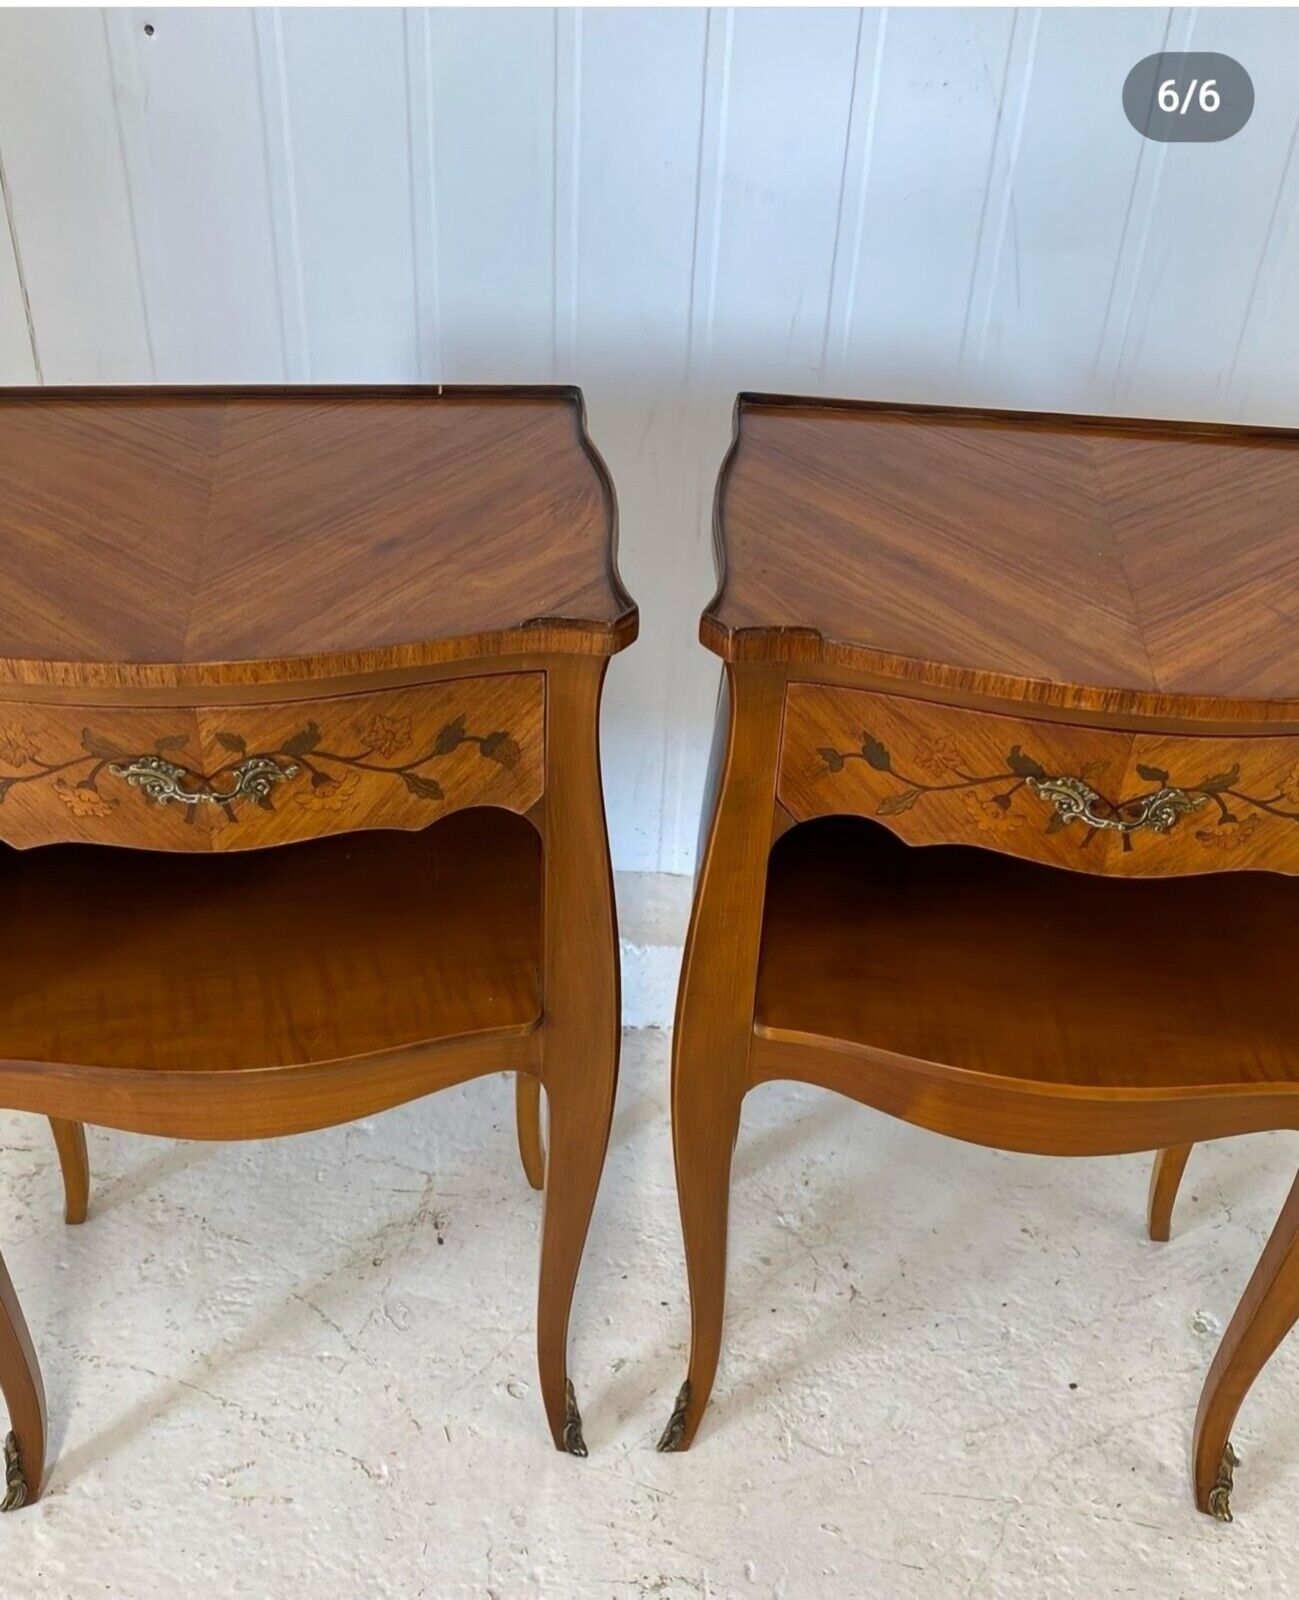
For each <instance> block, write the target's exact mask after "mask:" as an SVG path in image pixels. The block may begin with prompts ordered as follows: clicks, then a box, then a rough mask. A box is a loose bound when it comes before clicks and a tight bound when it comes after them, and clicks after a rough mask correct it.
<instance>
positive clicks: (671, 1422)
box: [656, 1378, 690, 1455]
mask: <svg viewBox="0 0 1299 1600" xmlns="http://www.w3.org/2000/svg"><path fill="white" fill-rule="evenodd" d="M689 1409H690V1379H689V1378H687V1379H686V1381H685V1382H684V1383H683V1384H682V1385H681V1387H680V1388H679V1389H678V1390H677V1401H676V1404H675V1405H674V1406H673V1407H672V1415H671V1416H670V1417H669V1418H668V1425H667V1427H666V1428H664V1430H663V1432H662V1434H661V1435H660V1436H659V1442H658V1445H657V1446H656V1448H657V1449H659V1450H661V1451H662V1452H663V1453H664V1454H665V1455H667V1454H670V1453H671V1452H672V1451H674V1450H680V1449H681V1448H682V1444H683V1441H684V1440H685V1436H686V1412H687V1411H688V1410H689Z"/></svg>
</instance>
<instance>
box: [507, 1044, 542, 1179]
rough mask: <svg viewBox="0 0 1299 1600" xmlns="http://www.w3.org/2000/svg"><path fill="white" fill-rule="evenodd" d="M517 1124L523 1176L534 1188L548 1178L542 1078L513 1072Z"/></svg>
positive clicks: (528, 1073)
mask: <svg viewBox="0 0 1299 1600" xmlns="http://www.w3.org/2000/svg"><path fill="white" fill-rule="evenodd" d="M514 1123H515V1127H516V1129H517V1131H518V1135H519V1158H520V1160H521V1161H522V1162H523V1175H524V1177H526V1178H527V1180H528V1182H529V1183H530V1184H531V1185H532V1187H533V1188H534V1189H540V1188H542V1187H543V1186H544V1184H545V1181H546V1149H545V1145H544V1143H543V1141H542V1137H541V1079H540V1078H534V1077H533V1075H532V1074H531V1073H530V1072H516V1073H515V1074H514Z"/></svg>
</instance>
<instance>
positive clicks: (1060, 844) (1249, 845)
mask: <svg viewBox="0 0 1299 1600" xmlns="http://www.w3.org/2000/svg"><path fill="white" fill-rule="evenodd" d="M778 794H779V798H780V801H781V803H782V804H783V805H784V806H785V807H786V809H787V810H788V811H789V812H790V813H791V814H792V815H793V816H794V817H796V818H798V819H799V820H800V821H802V820H804V819H806V818H809V817H818V816H827V815H830V814H832V813H842V812H849V813H855V814H858V815H861V816H867V817H873V818H875V819H876V820H877V821H879V822H882V823H883V824H884V825H885V826H886V827H888V828H891V829H892V830H893V832H894V833H896V834H898V835H899V836H900V837H901V838H903V839H905V840H906V841H907V842H908V843H909V844H977V845H982V846H984V847H986V848H989V849H993V850H1003V851H1006V852H1007V853H1008V854H1011V855H1016V856H1024V857H1027V858H1029V859H1031V860H1034V861H1044V862H1048V863H1050V864H1051V865H1053V866H1060V867H1073V868H1075V869H1077V870H1079V871H1083V872H1098V873H1109V874H1113V875H1116V876H1143V875H1165V874H1180V873H1192V872H1214V871H1222V870H1225V869H1231V870H1240V869H1242V868H1265V869H1268V870H1271V871H1276V872H1299V738H1295V737H1266V736H1260V737H1254V738H1241V739H1233V738H1196V737H1189V738H1188V737H1186V736H1185V735H1180V734H1178V735H1173V734H1160V733H1130V732H1124V731H1122V730H1110V729H1104V728H1084V727H1075V726H1072V725H1069V724H1065V723H1056V722H1038V721H1033V720H1031V719H1029V718H1020V717H1003V716H993V715H990V714H988V713H985V712H979V711H965V710H961V709H958V708H956V707H952V706H940V705H931V704H929V703H928V702H926V701H923V700H912V699H906V698H902V697H900V696H895V695H886V694H874V693H870V692H868V691H865V690H858V689H838V688H830V687H827V686H823V685H817V684H791V685H790V687H789V690H788V694H787V698H786V704H785V724H784V733H783V738H782V747H781V757H780V774H779V780H778Z"/></svg>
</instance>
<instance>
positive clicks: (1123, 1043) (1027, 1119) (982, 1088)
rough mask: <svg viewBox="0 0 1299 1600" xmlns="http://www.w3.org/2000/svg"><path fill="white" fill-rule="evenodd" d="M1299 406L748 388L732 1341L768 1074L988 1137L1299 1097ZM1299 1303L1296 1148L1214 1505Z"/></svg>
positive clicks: (694, 1409)
mask: <svg viewBox="0 0 1299 1600" xmlns="http://www.w3.org/2000/svg"><path fill="white" fill-rule="evenodd" d="M1297 527H1299V435H1295V434H1291V433H1285V432H1279V431H1268V430H1257V429H1254V430H1250V429H1243V428H1227V427H1207V426H1206V427H1198V426H1187V425H1178V424H1163V423H1138V422H1132V423H1127V422H1116V421H1107V420H1103V419H1095V418H1086V417H1051V416H1027V415H1018V414H1014V413H995V412H986V413H979V412H971V411H951V410H939V409H934V408H923V407H904V406H883V405H849V404H831V403H819V402H814V401H802V400H783V399H778V398H767V397H760V396H742V397H741V399H740V402H739V405H738V408H737V422H736V437H735V443H734V446H733V448H732V452H731V455H730V456H729V458H728V462H727V465H726V466H725V468H724V470H723V476H722V482H721V487H720V491H719V496H718V513H717V545H718V561H719V568H720V572H721V581H720V587H719V592H718V594H717V597H716V599H715V600H714V601H713V603H712V604H711V606H710V607H709V608H708V610H707V611H706V613H705V615H704V618H703V623H702V628H701V636H702V638H703V641H704V643H705V644H706V645H708V646H709V648H711V649H712V650H714V651H716V652H717V654H718V655H720V656H721V657H722V659H723V661H724V662H725V674H724V685H723V688H724V694H723V698H722V702H721V705H720V708H719V714H718V722H717V732H716V737H715V742H714V759H713V762H712V773H711V776H710V783H709V791H710V792H709V795H708V797H707V801H706V804H707V806H708V809H709V813H710V816H711V822H710V826H709V831H708V834H707V842H706V847H705V849H704V853H703V857H702V860H701V864H700V869H699V877H698V882H697V885H696V894H695V903H694V911H693V916H692V919H691V927H690V934H689V939H688V943H687V949H686V957H685V965H684V969H683V973H682V979H681V988H680V995H679V999H678V1009H677V1030H676V1039H675V1054H674V1062H673V1085H672V1116H673V1132H674V1140H675V1147H676V1166H677V1182H678V1187H679V1193H680V1203H681V1214H682V1222H683V1228H684V1233H685V1243H686V1256H687V1264H688V1274H689V1283H690V1295H691V1308H692V1339H691V1348H690V1361H689V1370H688V1375H687V1379H686V1382H685V1384H684V1386H683V1387H682V1389H681V1393H680V1395H679V1397H678V1401H677V1405H676V1408H675V1410H674V1411H673V1414H672V1417H671V1419H670V1420H669V1423H668V1425H667V1428H666V1430H665V1432H664V1435H663V1438H662V1440H661V1442H660V1448H662V1449H667V1450H673V1449H684V1448H686V1447H687V1446H688V1445H689V1444H690V1442H691V1440H692V1438H693V1437H694V1434H695V1430H696V1429H697V1428H698V1426H699V1422H700V1418H701V1416H702V1413H703V1410H704V1407H705V1405H706V1404H707V1401H708V1397H709V1393H710V1391H711V1389H712V1386H713V1379H714V1374H715V1371H716V1367H717V1360H718V1351H719V1345H720V1338H721V1327H722V1314H723V1301H724V1292H725V1290H724V1277H725V1254H726V1221H727V1202H728V1190H729V1185H730V1171H731V1152H732V1146H733V1143H734V1140H735V1137H736V1134H737V1131H738V1127H739V1118H740V1107H741V1102H742V1100H743V1098H744V1096H745V1094H746V1093H747V1091H748V1090H749V1089H751V1088H753V1087H754V1086H755V1085H757V1084H759V1083H763V1082H765V1081H768V1080H770V1079H776V1078H786V1079H797V1080H802V1081H804V1082H808V1083H815V1084H820V1085H823V1086H825V1087H827V1088H831V1089H835V1090H838V1091H839V1092H840V1093H842V1094H845V1095H849V1096H852V1097H853V1098H855V1099H857V1100H860V1101H863V1102H865V1103H866V1104H868V1105H871V1106H875V1107H877V1108H879V1109H881V1110H884V1111H887V1112H890V1113H892V1114H893V1115H895V1116H899V1117H905V1118H906V1119H908V1120H909V1121H912V1122H915V1123H917V1124H919V1125H921V1126H923V1127H926V1128H930V1129H933V1130H934V1131H936V1132H939V1133H944V1134H949V1135H952V1136H954V1137H957V1138H962V1139H967V1140H972V1141H974V1142H977V1143H980V1144H986V1145H993V1146H998V1147H1001V1148H1005V1149H1011V1150H1023V1151H1037V1152H1042V1153H1046V1154H1058V1155H1100V1154H1106V1153H1118V1152H1122V1151H1134V1150H1148V1149H1154V1150H1158V1151H1161V1152H1162V1154H1161V1155H1160V1156H1159V1157H1158V1159H1157V1164H1156V1170H1155V1173H1154V1177H1153V1181H1152V1190H1151V1198H1150V1212H1149V1219H1150V1231H1151V1234H1152V1236H1153V1237H1159V1236H1163V1237H1167V1231H1168V1214H1169V1210H1170V1208H1171V1205H1172V1199H1173V1195H1174V1194H1175V1192H1176V1187H1177V1181H1178V1178H1179V1177H1180V1174H1181V1169H1182V1166H1183V1165H1184V1163H1185V1158H1186V1153H1187V1150H1188V1148H1189V1147H1190V1146H1191V1145H1192V1144H1193V1143H1194V1142H1195V1141H1197V1140H1201V1139H1210V1138H1218V1137H1222V1136H1224V1135H1229V1134H1239V1133H1247V1132H1252V1131H1255V1130H1259V1129H1266V1128H1294V1127H1299V1092H1297V1091H1299V1044H1297V1043H1296V1041H1299V986H1296V984H1295V983H1294V980H1293V974H1292V972H1291V970H1290V969H1291V966H1292V960H1291V950H1292V946H1293V939H1292V930H1293V928H1294V927H1295V925H1296V922H1297V921H1299V881H1296V879H1295V877H1294V876H1292V875H1293V874H1296V873H1299V644H1296V642H1295V633H1294V629H1293V627H1292V626H1291V621H1290V619H1291V618H1292V617H1294V616H1295V615H1299V537H1297V536H1296V528H1297ZM1297 1315H1299V1183H1296V1187H1295V1188H1294V1189H1293V1190H1292V1192H1291V1194H1290V1198H1289V1199H1288V1200H1287V1201H1286V1204H1285V1207H1284V1209H1283V1211H1282V1213H1281V1216H1280V1220H1279V1221H1278V1223H1277V1225H1276V1230H1275V1232H1274V1234H1273V1236H1272V1238H1271V1240H1270V1242H1269V1244H1268V1246H1267V1248H1266V1250H1265V1251H1264V1252H1263V1256H1262V1259H1261V1260H1260V1262H1259V1264H1258V1267H1257V1269H1256V1271H1255V1273H1254V1276H1253V1278H1252V1280H1251V1281H1250V1283H1249V1286H1248V1288H1247V1289H1246V1290H1245V1293H1244V1297H1243V1298H1242V1300H1241V1302H1240V1306H1239V1309H1238V1310H1237V1311H1236V1314H1235V1316H1234V1318H1233V1319H1232V1322H1231V1324H1230V1326H1229V1327H1228V1329H1227V1332H1226V1335H1225V1336H1224V1338H1223V1341H1222V1346H1221V1348H1220V1350H1219V1352H1218V1355H1217V1358H1216V1360H1215V1361H1214V1363H1213V1366H1212V1369H1211V1370H1210V1372H1209V1375H1208V1379H1207V1382H1206V1384H1205V1388H1204V1393H1203V1397H1202V1399H1201V1402H1200V1410H1199V1416H1198V1418H1197V1421H1196V1428H1195V1441H1194V1450H1193V1455H1194V1474H1193V1475H1194V1485H1195V1498H1196V1503H1197V1505H1198V1506H1199V1507H1200V1508H1201V1509H1202V1510H1205V1511H1210V1512H1212V1513H1213V1514H1214V1515H1216V1516H1218V1517H1220V1518H1223V1519H1225V1520H1230V1514H1231V1513H1230V1504H1229V1496H1230V1491H1231V1486H1232V1469H1233V1467H1234V1466H1235V1465H1236V1458H1235V1453H1234V1451H1233V1449H1232V1446H1231V1444H1230V1442H1229V1437H1228V1436H1229V1433H1230V1429H1231V1426H1232V1423H1233V1421H1234V1419H1235V1416H1236V1412H1237V1410H1238V1408H1239V1406H1240V1404H1241V1402H1242V1400H1243V1399H1244V1396H1245V1395H1246V1393H1247V1392H1248V1390H1249V1387H1250V1385H1251V1383H1252V1381H1253V1379H1254V1378H1255V1376H1256V1375H1257V1373H1258V1372H1259V1370H1260V1368H1261V1367H1262V1366H1263V1364H1264V1363H1265V1361H1266V1360H1267V1359H1268V1357H1269V1356H1270V1355H1271V1353H1272V1352H1273V1350H1274V1349H1275V1348H1276V1347H1277V1345H1278V1344H1279V1342H1280V1341H1281V1339H1282V1338H1283V1337H1284V1336H1285V1334H1286V1333H1287V1331H1288V1330H1289V1328H1290V1327H1291V1325H1292V1324H1293V1323H1294V1321H1295V1319H1296V1316H1297Z"/></svg>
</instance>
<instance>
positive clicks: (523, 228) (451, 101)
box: [429, 9, 556, 383]
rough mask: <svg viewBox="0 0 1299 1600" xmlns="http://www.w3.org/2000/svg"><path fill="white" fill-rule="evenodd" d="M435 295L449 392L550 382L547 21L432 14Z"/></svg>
mask: <svg viewBox="0 0 1299 1600" xmlns="http://www.w3.org/2000/svg"><path fill="white" fill-rule="evenodd" d="M429 15H430V27H431V29H432V40H433V47H432V53H431V59H432V67H433V77H432V90H431V93H432V102H433V171H434V184H435V187H436V193H437V217H438V229H437V263H438V268H437V270H438V288H439V295H440V302H441V310H442V329H443V333H442V352H443V354H442V359H443V362H444V368H443V370H442V371H441V372H439V373H438V377H439V378H440V379H442V380H443V381H444V382H447V383H465V382H477V383H545V382H550V381H551V380H552V378H553V377H554V376H555V375H556V374H555V372H554V355H555V321H554V318H555V298H554V271H555V249H554V233H553V229H554V221H555V209H554V208H555V153H556V152H555V66H556V48H555V41H556V19H555V16H554V14H553V13H552V12H550V11H546V10H542V9H536V10H527V11H513V10H488V9H484V10H481V11H467V10H447V11H442V10H434V11H432V12H431V13H430V14H429Z"/></svg>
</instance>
